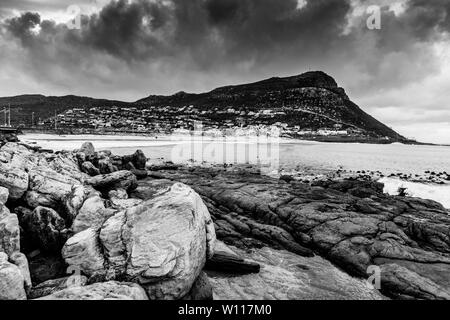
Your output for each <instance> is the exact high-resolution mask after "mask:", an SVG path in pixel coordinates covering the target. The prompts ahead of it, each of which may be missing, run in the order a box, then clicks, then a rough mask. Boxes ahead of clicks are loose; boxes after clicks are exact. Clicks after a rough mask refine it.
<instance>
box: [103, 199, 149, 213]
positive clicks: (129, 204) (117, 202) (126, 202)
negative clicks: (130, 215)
mask: <svg viewBox="0 0 450 320" xmlns="http://www.w3.org/2000/svg"><path fill="white" fill-rule="evenodd" d="M110 202H111V207H112V208H114V209H118V210H123V209H129V208H133V207H136V206H138V205H140V204H141V203H142V202H143V201H142V200H141V199H116V198H112V199H111V200H110Z"/></svg>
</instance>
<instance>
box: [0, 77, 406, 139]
mask: <svg viewBox="0 0 450 320" xmlns="http://www.w3.org/2000/svg"><path fill="white" fill-rule="evenodd" d="M8 104H11V106H12V116H11V119H12V123H13V124H14V125H19V124H22V125H24V126H27V125H29V124H31V119H32V113H33V112H34V113H35V115H34V119H35V121H36V119H38V118H40V119H41V120H44V119H47V118H50V117H52V116H54V114H55V112H57V113H63V112H65V111H67V110H69V109H72V108H80V107H82V108H92V107H103V108H108V107H110V106H119V107H129V106H133V107H137V108H138V109H139V108H143V109H144V108H150V107H152V108H156V110H158V108H160V109H163V108H169V109H172V110H173V111H174V112H175V113H176V112H178V111H180V115H183V116H186V117H189V118H192V120H199V121H203V122H204V123H211V124H214V125H215V126H216V125H217V124H219V125H225V124H230V125H234V126H244V127H245V126H250V125H269V126H270V125H273V124H282V125H283V126H284V127H285V128H289V129H290V130H289V131H290V132H291V133H292V134H291V136H294V137H295V135H296V133H297V132H299V131H312V132H317V131H318V130H323V129H335V130H347V131H349V132H353V133H354V135H355V136H356V137H360V138H361V137H362V138H363V139H384V140H385V141H387V142H395V141H401V142H407V139H406V138H405V137H403V136H401V135H399V134H398V133H397V132H395V131H394V130H392V129H391V128H389V127H387V126H386V125H384V124H383V123H381V122H379V121H378V120H376V119H374V118H373V117H372V116H370V115H369V114H367V113H366V112H364V111H363V110H362V109H361V108H359V107H358V106H357V105H356V104H355V103H353V102H352V101H351V100H350V98H349V97H348V96H347V94H346V92H345V90H344V89H343V88H341V87H339V86H338V84H337V83H336V81H335V80H334V79H333V78H332V77H331V76H329V75H327V74H326V73H324V72H320V71H317V72H307V73H304V74H301V75H298V76H293V77H287V78H270V79H267V80H263V81H259V82H255V83H250V84H243V85H235V86H226V87H221V88H217V89H215V90H212V91H210V92H207V93H201V94H189V93H185V92H179V93H177V94H174V95H171V96H156V95H151V96H149V97H147V98H144V99H141V100H138V101H136V102H134V103H127V102H120V101H110V100H99V99H93V98H87V97H77V96H65V97H45V96H42V95H24V96H17V97H9V98H0V105H1V106H5V105H8ZM189 107H191V109H190V110H185V108H189ZM192 108H193V109H194V111H193V110H192ZM165 110H166V109H165ZM154 111H155V110H154V109H153V110H152V112H154ZM163 113H164V114H166V112H165V111H164V112H163Z"/></svg>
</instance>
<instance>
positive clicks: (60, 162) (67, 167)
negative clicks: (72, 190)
mask: <svg viewBox="0 0 450 320" xmlns="http://www.w3.org/2000/svg"><path fill="white" fill-rule="evenodd" d="M50 168H51V169H53V170H54V171H56V172H57V173H59V174H62V175H63V176H67V177H70V178H72V179H74V180H77V181H78V182H79V183H83V182H84V180H86V179H87V178H88V177H89V176H88V175H87V174H85V173H83V172H81V170H80V168H79V167H78V161H77V159H76V157H75V156H74V155H73V154H71V153H68V154H62V155H57V156H56V158H55V159H54V160H53V161H51V162H50Z"/></svg>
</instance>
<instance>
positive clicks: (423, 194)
mask: <svg viewBox="0 0 450 320" xmlns="http://www.w3.org/2000/svg"><path fill="white" fill-rule="evenodd" d="M379 182H381V183H384V192H385V193H387V194H390V195H398V194H399V189H400V188H404V189H405V191H406V194H407V195H408V196H410V197H416V198H422V199H429V200H434V201H437V202H440V203H441V204H442V205H443V206H444V207H446V208H448V209H450V185H442V186H440V185H439V186H438V185H431V184H424V183H417V182H409V181H402V180H400V179H394V178H382V179H380V180H379Z"/></svg>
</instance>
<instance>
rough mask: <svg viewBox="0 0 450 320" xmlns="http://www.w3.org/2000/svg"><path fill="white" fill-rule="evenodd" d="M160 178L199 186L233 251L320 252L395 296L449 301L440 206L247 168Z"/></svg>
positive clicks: (367, 187)
mask: <svg viewBox="0 0 450 320" xmlns="http://www.w3.org/2000/svg"><path fill="white" fill-rule="evenodd" d="M152 177H153V178H158V179H165V180H167V179H169V180H170V179H171V180H175V181H181V182H183V183H186V184H188V185H190V186H192V188H193V189H194V190H196V191H197V192H198V193H199V194H200V195H201V196H202V197H203V200H204V202H205V203H206V205H207V206H208V209H209V211H210V213H211V216H212V218H213V220H214V223H215V228H216V233H217V237H218V239H219V240H222V241H224V242H225V243H227V244H229V245H234V246H236V247H239V248H242V249H248V248H262V247H265V246H269V247H271V248H274V249H283V250H287V251H290V252H293V253H296V254H298V255H301V256H310V254H309V253H310V252H311V253H312V252H314V253H315V254H317V255H320V256H322V257H323V258H325V259H327V260H328V261H330V262H332V263H333V264H334V265H337V266H339V267H340V268H342V269H343V270H344V271H345V272H347V273H348V274H349V275H351V276H355V277H360V278H363V279H367V278H368V277H369V273H368V269H369V268H370V267H372V266H379V267H381V269H382V271H383V272H382V273H381V278H382V279H381V282H382V284H383V286H382V288H381V290H382V292H383V294H385V295H388V296H390V297H400V298H403V299H410V298H413V299H447V297H448V294H449V292H450V284H449V280H448V279H449V277H448V274H449V271H450V215H449V213H450V211H449V210H446V209H445V208H444V207H443V206H442V205H440V204H439V203H436V202H433V201H429V200H423V199H416V198H407V197H399V196H397V197H394V196H389V195H386V194H383V185H382V184H379V183H376V182H372V181H357V180H345V181H344V180H343V181H325V182H319V183H316V184H315V185H310V184H303V183H300V182H295V181H293V182H290V183H286V182H285V181H280V180H278V179H273V178H270V177H267V176H263V175H260V174H256V173H253V172H249V170H248V169H245V170H244V169H242V168H236V169H228V170H225V169H223V168H222V169H218V168H180V169H179V170H173V171H171V170H167V171H159V172H157V173H156V174H153V175H152ZM141 183H142V184H145V183H148V182H146V181H143V182H141ZM138 190H139V187H138ZM308 251H309V252H308ZM392 264H395V266H401V268H397V267H392V266H390V265H392ZM383 266H390V267H386V268H383ZM405 279H408V285H409V286H407V285H406V284H405Z"/></svg>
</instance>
